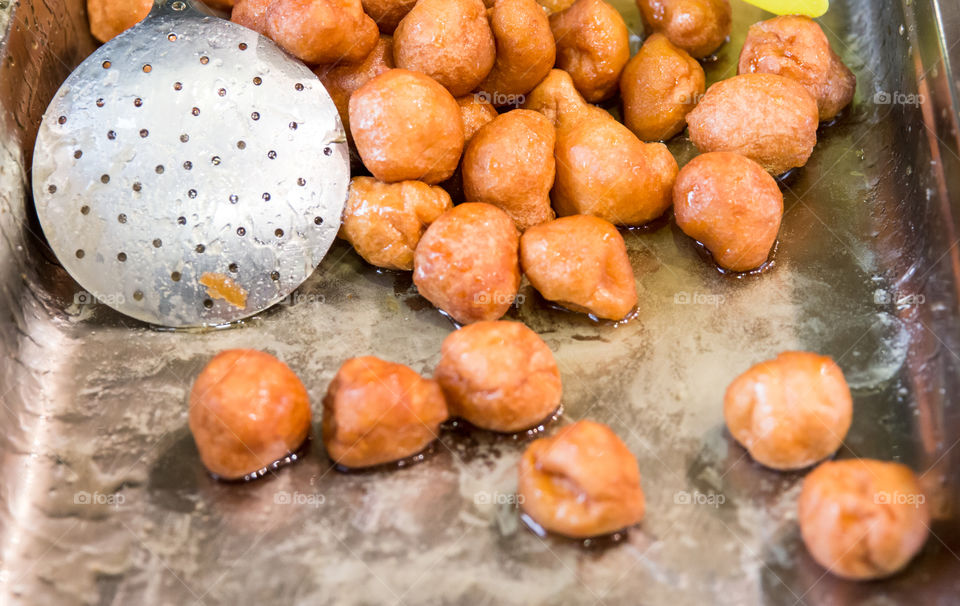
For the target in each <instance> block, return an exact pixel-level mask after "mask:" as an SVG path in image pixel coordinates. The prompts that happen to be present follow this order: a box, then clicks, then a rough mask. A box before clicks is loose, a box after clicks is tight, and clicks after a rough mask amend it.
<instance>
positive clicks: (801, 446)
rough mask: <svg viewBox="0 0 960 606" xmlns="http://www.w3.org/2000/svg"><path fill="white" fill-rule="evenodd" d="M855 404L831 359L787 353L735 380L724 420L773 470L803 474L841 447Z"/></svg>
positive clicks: (725, 404)
mask: <svg viewBox="0 0 960 606" xmlns="http://www.w3.org/2000/svg"><path fill="white" fill-rule="evenodd" d="M852 416H853V400H852V399H851V397H850V388H849V387H847V382H846V380H845V379H844V378H843V371H841V370H840V367H839V366H837V365H836V363H835V362H834V361H833V360H831V359H830V358H829V357H827V356H821V355H817V354H814V353H809V352H805V351H787V352H784V353H781V354H780V355H778V356H777V357H776V358H774V359H772V360H767V361H766V362H761V363H760V364H757V365H756V366H754V367H752V368H750V369H749V370H748V371H746V372H745V373H743V374H742V375H740V376H739V377H737V378H736V379H734V381H733V383H731V384H730V386H729V387H727V393H726V394H725V395H724V397H723V417H724V419H725V420H726V423H727V429H729V430H730V433H731V435H733V437H734V439H735V440H736V441H737V442H739V443H740V444H741V445H742V446H743V447H744V448H746V449H747V451H748V452H749V453H750V456H752V457H753V459H754V460H755V461H757V462H758V463H760V464H761V465H765V466H767V467H770V468H772V469H781V470H785V469H803V468H804V467H809V466H810V465H813V464H814V463H816V462H817V461H820V460H822V459H825V458H827V457H829V456H830V455H832V454H833V453H834V452H836V451H837V449H838V448H840V446H841V444H842V443H843V439H844V438H845V437H846V435H847V431H848V430H849V429H850V421H851V418H852Z"/></svg>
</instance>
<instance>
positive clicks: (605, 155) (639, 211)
mask: <svg viewBox="0 0 960 606" xmlns="http://www.w3.org/2000/svg"><path fill="white" fill-rule="evenodd" d="M555 156H556V159H557V178H556V183H555V185H554V189H553V204H554V208H556V210H557V214H558V215H560V216H566V215H577V214H583V215H594V216H597V217H600V218H602V219H606V220H607V221H610V222H611V223H614V224H616V225H644V224H645V223H649V222H650V221H653V220H654V219H656V218H657V217H660V216H661V215H663V213H664V212H666V210H667V209H668V208H670V202H671V196H670V193H671V191H672V189H673V184H674V182H675V181H676V178H677V171H678V170H679V169H678V167H677V161H676V160H675V159H674V158H673V155H672V154H671V153H670V150H668V149H667V147H666V146H665V145H663V144H662V143H643V142H642V141H640V140H639V139H637V137H636V135H634V134H633V133H632V132H630V129H628V128H627V127H625V126H624V125H622V124H620V123H619V122H617V121H616V120H614V119H613V118H611V117H610V116H609V114H606V113H605V112H603V114H600V113H598V112H590V113H588V114H586V117H585V119H584V120H581V121H580V122H578V123H577V124H575V125H574V126H572V127H561V128H559V129H558V130H557V147H556V150H555Z"/></svg>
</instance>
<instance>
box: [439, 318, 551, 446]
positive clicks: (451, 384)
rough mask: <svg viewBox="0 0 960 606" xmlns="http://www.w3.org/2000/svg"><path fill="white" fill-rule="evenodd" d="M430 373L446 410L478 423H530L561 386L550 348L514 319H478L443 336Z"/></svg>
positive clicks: (510, 426)
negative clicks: (440, 347) (440, 352)
mask: <svg viewBox="0 0 960 606" xmlns="http://www.w3.org/2000/svg"><path fill="white" fill-rule="evenodd" d="M441 351H442V354H441V358H440V363H439V364H438V365H437V370H436V371H435V372H434V378H435V379H436V380H437V381H438V382H439V383H440V387H441V388H442V389H443V393H444V395H445V396H446V398H447V406H448V407H449V408H450V415H451V416H455V417H460V418H463V419H466V420H467V421H469V422H470V423H472V424H474V425H476V426H477V427H480V428H483V429H489V430H491V431H499V432H504V433H513V432H517V431H522V430H524V429H529V428H530V427H534V426H536V425H537V424H538V423H540V422H541V421H543V420H544V419H546V418H547V417H548V416H550V414H551V413H553V412H554V411H556V410H557V408H559V407H560V398H561V396H562V394H563V388H562V386H561V384H560V370H559V369H558V368H557V362H556V360H554V359H553V353H552V352H551V351H550V348H549V347H547V344H546V343H544V342H543V339H541V338H540V336H539V335H537V333H535V332H533V331H532V330H530V329H529V328H527V327H526V325H524V324H521V323H519V322H504V321H498V322H477V323H476V324H471V325H469V326H464V327H463V328H461V329H460V330H457V331H455V332H452V333H450V335H449V336H447V338H446V339H445V340H444V341H443V347H442V349H441Z"/></svg>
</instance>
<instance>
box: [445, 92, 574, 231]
mask: <svg viewBox="0 0 960 606" xmlns="http://www.w3.org/2000/svg"><path fill="white" fill-rule="evenodd" d="M556 138H557V137H556V129H554V127H553V124H551V123H550V120H548V119H547V118H545V117H544V116H543V114H540V113H537V112H535V111H530V110H528V109H516V110H513V111H511V112H507V113H505V114H501V115H499V116H497V118H496V119H494V120H493V121H492V122H490V123H489V124H487V125H486V126H484V127H483V128H481V129H480V130H479V131H478V132H477V134H476V135H475V136H474V137H473V140H472V141H470V144H469V145H467V149H466V151H465V152H464V154H463V190H464V193H465V194H466V197H467V199H468V200H473V201H476V202H486V203H487V204H493V205H494V206H497V207H499V208H501V209H503V210H504V211H505V212H506V213H507V214H508V215H510V218H511V219H513V220H514V222H515V223H516V224H517V229H519V230H520V231H521V232H522V231H524V230H525V229H527V228H528V227H532V226H534V225H538V224H540V223H544V222H545V221H549V220H551V219H553V217H554V214H553V208H552V207H551V206H550V188H552V187H553V178H554V175H555V173H556V171H555V162H554V159H553V147H554V145H555V144H556Z"/></svg>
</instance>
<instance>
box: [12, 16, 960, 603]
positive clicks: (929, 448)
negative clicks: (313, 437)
mask: <svg viewBox="0 0 960 606" xmlns="http://www.w3.org/2000/svg"><path fill="white" fill-rule="evenodd" d="M9 2H10V0H0V31H2V30H3V29H5V30H7V33H6V35H5V36H4V37H3V38H2V39H3V40H4V42H3V46H2V47H0V50H2V57H0V61H2V64H0V104H2V105H0V108H2V114H0V119H2V124H3V128H2V130H0V183H2V187H0V233H2V235H3V243H2V247H3V254H2V255H0V268H2V274H0V275H2V277H3V279H2V280H0V293H2V296H0V348H2V351H3V358H4V364H3V365H2V367H0V379H2V391H0V393H2V394H3V402H2V403H3V407H2V408H0V427H2V428H3V430H2V431H0V596H2V597H0V601H2V602H4V603H11V604H38V605H45V604H58V605H59V604H182V603H205V604H221V603H225V604H253V603H309V604H348V605H353V604H356V605H360V604H384V603H403V604H538V603H544V604H547V603H549V604H671V605H676V604H699V603H710V604H737V605H740V604H818V605H823V604H827V605H834V604H835V605H849V604H864V605H867V604H869V605H879V604H900V603H922V604H952V603H955V600H956V598H955V596H956V595H958V593H960V569H958V568H960V563H958V560H957V558H956V554H960V531H958V528H957V526H958V524H957V519H958V513H957V499H958V493H960V491H958V479H960V476H958V471H957V469H958V465H960V448H954V445H955V444H956V441H957V439H958V438H960V431H958V427H960V416H958V409H957V406H958V402H957V400H958V398H960V389H958V387H960V385H958V376H960V373H958V372H957V371H958V366H960V363H958V359H957V356H956V355H955V353H954V352H958V351H960V331H958V317H957V309H958V307H957V280H956V276H957V273H956V269H957V266H958V261H957V254H956V253H957V250H956V248H955V247H954V244H955V243H956V236H955V235H954V230H955V228H956V226H957V221H956V220H955V219H954V216H955V213H956V211H957V207H956V200H958V198H957V197H956V193H955V192H958V191H960V188H958V183H957V182H956V180H957V178H958V177H960V160H958V158H957V155H956V154H957V141H956V135H957V132H956V121H957V113H956V110H957V107H956V106H955V104H954V101H955V96H954V95H953V93H954V90H955V83H954V82H953V78H952V77H951V75H950V74H951V72H950V70H949V65H947V64H945V63H944V62H945V61H949V60H950V59H951V58H953V57H954V55H955V53H956V49H954V48H953V47H952V45H951V44H952V42H951V41H952V39H953V38H951V36H954V37H955V36H956V35H957V34H960V23H958V18H957V17H956V15H957V14H958V13H957V12H956V8H957V6H955V4H956V2H955V0H950V2H947V1H946V0H944V1H943V2H940V3H934V2H932V1H931V0H913V1H912V2H908V1H905V2H904V3H903V4H901V3H900V2H899V1H896V0H880V1H876V0H850V1H847V2H839V1H838V2H834V3H833V4H834V7H833V9H832V11H831V13H830V14H829V16H828V17H827V18H826V20H825V21H824V24H825V25H826V26H827V28H828V29H829V30H830V32H831V37H832V38H833V40H834V43H835V44H836V47H837V48H838V50H839V51H840V53H841V55H842V56H843V57H844V59H845V60H846V62H847V63H848V64H849V65H850V66H851V67H852V68H853V69H854V71H855V72H856V74H857V76H858V80H859V89H858V93H857V98H856V101H855V105H854V108H853V109H852V110H851V111H848V112H847V114H846V115H845V116H844V117H842V119H841V120H840V121H839V122H838V124H836V125H834V126H832V127H830V128H828V129H825V130H824V131H823V132H822V133H821V142H820V145H819V146H818V147H817V150H816V151H815V152H814V155H813V158H812V159H811V161H810V163H809V165H808V166H807V167H806V168H805V169H803V170H801V171H799V172H798V173H796V174H795V175H794V176H793V177H792V178H791V179H790V180H788V181H787V183H786V207H787V211H786V215H785V219H784V225H783V229H782V232H781V242H780V246H779V249H778V251H777V255H776V263H775V265H774V267H773V269H772V270H771V271H769V272H767V273H765V274H764V275H762V276H759V277H750V278H745V279H742V280H737V279H734V278H730V277H725V276H722V275H720V274H719V273H718V272H716V270H715V269H714V268H713V267H711V266H710V265H709V264H708V263H706V262H705V261H704V260H703V259H702V258H701V257H700V256H699V254H698V252H697V250H696V249H695V248H694V247H693V246H692V245H691V243H690V242H689V241H688V240H687V239H686V238H684V237H683V236H682V234H680V233H679V232H678V230H677V229H676V227H675V226H674V225H673V224H672V223H671V222H669V221H667V222H664V224H663V225H661V226H660V227H659V228H658V229H655V230H648V231H642V232H641V231H637V232H630V233H627V234H626V238H627V242H628V246H629V249H630V254H631V258H632V260H633V264H634V268H635V270H636V272H637V279H638V283H639V286H640V288H641V297H640V311H639V315H638V317H637V318H636V319H635V320H633V321H632V322H630V323H628V324H626V325H624V326H619V327H613V326H609V325H598V324H593V323H591V322H590V321H589V320H587V319H586V318H584V317H581V316H577V315H574V314H569V313H564V312H561V311H557V310H553V309H550V308H548V307H546V306H545V305H543V303H542V301H540V300H539V299H538V298H537V297H536V296H535V294H534V293H533V292H532V291H531V289H530V288H529V286H524V288H523V293H522V294H523V295H524V301H523V303H522V304H521V305H519V307H518V308H517V309H516V310H513V311H512V312H511V313H510V317H511V318H514V319H521V320H523V321H525V322H527V323H528V324H529V325H530V326H531V327H533V328H534V329H535V330H537V331H538V332H539V333H540V334H542V335H543V337H544V339H546V341H547V342H548V344H549V345H550V346H551V347H552V348H553V350H554V351H555V352H556V355H557V358H558V361H559V363H560V366H561V371H562V374H563V379H564V386H565V395H564V408H565V416H564V419H563V420H562V421H561V422H569V421H571V420H574V419H579V418H583V417H590V418H592V419H596V420H600V421H603V422H606V423H609V424H610V425H612V426H613V427H614V429H615V430H616V431H617V432H618V433H619V434H620V435H621V436H623V438H624V439H625V440H626V442H627V444H628V445H629V447H630V448H631V449H632V451H633V452H634V453H635V454H636V456H637V458H638V459H639V462H640V468H641V471H642V473H643V484H644V489H645V491H646V494H647V498H648V512H647V518H646V520H645V521H644V522H643V524H642V526H641V527H639V528H637V529H635V530H632V531H631V532H630V533H629V534H628V536H627V539H626V540H625V541H624V542H622V543H620V544H618V545H616V546H612V547H605V548H604V547H595V548H593V549H585V548H584V547H583V546H582V545H580V544H577V543H572V542H569V541H564V540H560V539H557V538H552V537H551V538H547V539H541V538H539V537H537V536H536V535H534V534H532V533H531V532H529V531H527V530H526V529H524V528H523V527H522V526H521V525H520V524H519V522H518V517H517V512H516V509H515V508H514V507H513V505H512V503H511V495H512V494H513V490H514V488H515V464H516V461H517V459H518V456H519V454H520V452H521V451H522V449H523V447H524V445H525V441H524V440H523V439H510V438H492V437H490V436H488V435H484V434H475V433H461V432H457V431H449V432H446V433H445V434H444V435H443V436H442V440H441V443H440V444H439V445H437V447H436V448H435V453H434V455H433V456H432V457H430V458H429V459H428V460H427V461H426V462H424V463H422V464H420V465H417V466H414V467H410V468H407V469H402V470H397V471H392V472H377V473H373V474H364V475H343V474H340V473H338V472H336V471H334V470H332V469H331V464H330V462H329V461H328V460H327V459H326V458H325V456H324V455H323V452H322V449H321V448H319V447H318V446H316V445H314V447H313V448H312V449H311V450H310V452H309V453H308V454H307V456H306V458H305V459H304V460H303V461H301V462H300V463H298V464H296V465H294V466H291V467H288V468H285V469H283V470H281V471H279V472H278V473H277V474H276V475H275V476H271V477H269V478H267V479H266V480H264V481H260V482H256V483H252V484H248V485H240V486H238V485H221V484H217V483H215V482H213V481H212V480H210V479H209V478H208V477H207V476H206V475H205V474H204V472H203V470H202V469H201V467H200V464H199V461H198V460H197V455H196V451H195V449H194V447H193V445H192V442H191V440H190V437H189V433H188V432H187V429H186V425H187V421H186V395H187V391H188V389H189V385H190V383H191V380H192V378H193V377H194V376H195V374H196V373H197V372H198V371H199V369H200V368H201V367H202V366H203V364H204V363H205V362H206V361H207V360H208V359H209V357H210V356H211V355H212V354H213V353H214V352H216V351H218V350H220V349H223V348H227V347H241V346H245V347H258V348H263V349H265V350H267V351H270V352H272V353H274V354H276V355H278V356H279V357H281V358H282V359H283V360H285V361H286V362H287V363H289V364H290V365H291V366H292V367H293V368H294V369H295V370H296V371H297V372H298V373H299V374H300V376H301V377H302V378H303V379H304V382H305V383H306V385H307V387H308V389H309V391H310V395H311V398H312V401H313V402H314V407H315V410H317V411H319V406H318V405H319V401H320V399H321V397H322V394H323V392H324V390H325V388H326V385H327V382H328V381H329V379H330V378H331V377H332V375H333V373H334V372H335V370H336V368H337V367H338V365H339V364H340V362H341V361H342V360H343V359H344V358H346V357H349V356H353V355H359V354H367V353H370V354H376V355H379V356H381V357H384V358H386V359H391V360H396V361H400V362H404V363H407V364H409V365H411V366H412V367H413V368H414V369H416V370H419V371H423V372H427V373H429V372H430V370H431V369H432V367H433V365H434V364H435V363H436V361H437V358H438V349H439V345H440V343H441V341H442V340H443V338H444V337H445V336H446V335H447V334H448V333H449V332H450V330H451V325H450V324H449V323H448V322H447V321H446V320H445V319H444V318H443V317H441V316H440V315H439V314H438V313H437V312H436V311H435V310H434V309H432V307H431V306H430V305H428V304H426V303H425V301H423V300H422V299H421V298H419V297H418V296H417V295H416V293H415V292H413V290H412V288H411V284H410V280H409V278H408V277H407V276H402V275H397V274H390V273H379V272H377V271H374V270H373V269H371V268H370V267H368V266H366V265H364V264H363V263H362V261H360V260H359V259H358V257H356V256H355V255H354V254H353V253H352V252H351V251H350V250H349V249H348V248H347V247H346V246H345V245H344V244H343V243H342V242H338V243H337V244H335V245H334V248H333V249H332V251H331V253H330V255H329V256H328V257H327V259H326V260H325V261H324V262H323V264H322V265H321V267H320V269H319V270H318V271H317V272H316V273H315V274H314V275H313V277H312V278H311V279H310V280H309V281H308V282H307V283H306V284H305V286H304V287H302V288H301V289H300V291H298V293H297V295H296V296H294V297H292V298H291V299H290V300H289V301H288V302H287V304H285V305H282V306H280V307H279V308H276V309H274V310H272V311H270V312H268V313H265V314H262V315H261V316H260V317H258V318H256V319H254V320H251V321H248V322H246V323H245V324H243V325H242V326H238V327H236V328H233V329H230V330H223V331H217V332H209V333H197V332H192V333H171V332H159V331H156V330H151V329H149V328H148V327H146V326H144V325H142V324H138V323H136V322H134V321H132V320H128V319H125V318H123V317H121V316H119V315H117V314H116V313H114V312H111V311H110V310H109V309H108V308H105V307H102V306H96V305H93V306H90V305H78V304H76V303H75V302H76V301H81V302H82V301H83V298H82V297H81V298H80V299H77V298H76V296H77V294H78V292H79V291H78V287H77V286H76V285H75V284H74V283H73V282H72V281H71V280H70V279H69V278H68V277H67V276H66V275H65V274H64V272H63V271H62V269H60V268H59V266H58V265H57V264H56V263H55V262H54V260H53V258H52V257H51V255H50V254H49V252H48V251H47V250H46V249H45V246H44V244H43V242H42V240H40V239H38V238H37V237H35V234H36V233H37V229H36V222H35V219H34V218H33V216H32V210H31V205H30V198H29V191H28V189H27V183H28V181H29V179H28V171H27V170H26V169H25V167H27V166H29V165H30V158H29V157H28V151H26V150H30V149H32V144H33V137H34V134H35V131H36V127H37V121H38V119H39V116H40V115H41V113H42V110H43V108H44V107H45V106H46V104H47V102H48V101H49V98H50V95H52V94H53V92H54V91H55V90H56V88H57V87H58V86H59V84H60V82H61V81H62V80H63V78H65V77H66V75H67V73H68V72H69V68H70V67H71V66H73V65H76V64H77V63H79V62H80V61H81V60H82V58H83V57H85V56H86V55H87V54H88V53H89V52H91V51H92V50H93V45H92V43H91V41H90V40H89V38H88V37H87V36H86V34H85V29H84V27H85V24H84V16H83V11H82V3H80V2H66V1H64V2H53V1H52V0H49V1H48V2H47V3H41V2H40V1H39V0H35V1H33V2H30V1H24V2H22V3H20V4H19V5H11V4H9ZM733 4H734V10H735V22H736V26H735V33H734V35H733V37H732V40H731V41H730V43H729V44H727V45H726V46H725V47H724V49H723V50H722V52H721V53H720V55H719V58H718V60H717V61H716V62H713V63H710V64H709V65H708V68H707V69H708V77H709V78H710V79H711V80H717V79H719V78H721V77H723V76H725V75H729V74H731V73H732V66H733V65H734V64H735V60H736V54H737V52H738V49H739V46H740V44H741V42H742V39H743V36H744V34H745V30H746V27H747V26H748V25H749V24H750V23H751V22H753V21H756V20H759V19H760V18H762V13H760V12H759V11H758V10H756V9H752V8H750V7H748V6H747V5H746V4H744V3H742V2H740V1H739V0H733ZM617 5H618V6H619V7H621V8H622V9H623V11H624V14H625V15H626V16H627V18H628V20H629V21H630V23H631V25H632V26H633V27H634V28H635V29H636V26H637V15H636V10H635V9H634V8H633V7H632V5H631V4H630V3H629V2H626V1H619V2H617ZM938 22H940V23H942V24H944V27H946V28H948V29H947V31H946V33H943V32H940V31H938V29H937V25H936V24H937V23H938ZM5 23H6V25H4V24H5ZM901 25H902V26H903V27H902V28H901ZM910 95H915V96H914V97H910ZM916 95H921V96H922V97H920V96H916ZM921 100H922V103H920V102H919V101H921ZM889 101H894V102H892V103H891V102H889ZM671 147H672V148H673V150H674V151H675V152H676V153H677V155H678V157H679V158H680V159H681V161H685V160H686V159H688V158H689V157H690V156H691V154H692V149H691V147H690V144H689V142H687V141H686V140H684V139H683V138H680V139H678V140H677V141H675V142H673V143H672V144H671ZM787 348H804V349H812V350H817V351H820V352H822V353H825V354H829V355H832V356H834V357H835V358H836V359H837V360H838V362H839V363H840V365H841V367H842V368H843V369H844V371H845V373H846V375H847V377H848V379H849V381H850V384H851V386H852V388H853V391H854V397H855V411H856V412H855V418H854V424H853V427H852V429H851V432H850V435H849V437H848V440H847V442H846V445H845V447H844V448H843V449H842V450H841V452H840V453H839V456H841V457H850V456H872V457H878V458H883V459H896V460H899V461H903V462H905V463H907V464H909V465H911V466H913V467H914V468H915V469H917V470H918V471H921V472H923V473H924V484H925V486H926V487H927V490H928V491H929V495H930V499H931V503H932V505H933V510H934V516H935V522H934V524H933V525H932V529H933V532H934V535H935V537H934V538H931V540H930V541H929V542H928V544H927V546H926V548H925V549H924V551H923V552H922V554H921V555H920V556H919V557H918V558H917V559H916V560H915V562H914V563H913V564H911V566H910V567H909V568H908V569H907V570H906V571H905V572H904V573H902V574H900V575H898V576H896V577H894V578H892V579H890V580H887V581H883V582H877V583H869V584H850V583H845V582H841V581H838V580H835V579H833V578H832V577H829V576H825V575H824V574H823V571H822V570H821V569H820V568H819V567H817V566H816V565H815V564H814V563H813V562H812V561H811V560H810V558H809V557H808V556H807V555H806V554H805V552H804V550H803V548H802V546H801V545H800V543H799V538H798V534H797V530H796V524H795V514H794V507H795V499H796V495H797V491H798V487H799V484H798V481H799V480H800V478H801V475H799V474H777V473H773V472H770V471H766V470H764V469H762V468H760V467H758V466H756V465H755V464H753V463H752V462H751V461H750V460H749V458H748V457H746V456H745V454H744V452H743V451H742V450H741V449H740V448H739V447H738V446H736V445H735V444H733V443H732V442H731V440H730V438H729V436H728V435H727V434H726V433H725V432H724V430H723V423H722V417H721V408H720V405H721V399H722V394H723V390H724V388H725V386H726V384H727V383H728V382H729V381H730V380H731V379H732V378H733V377H734V376H736V375H737V374H738V373H740V372H741V371H743V370H744V369H745V368H747V367H748V366H750V365H751V364H753V363H755V362H757V361H759V360H761V359H764V358H767V357H769V356H772V355H773V354H775V353H777V352H778V351H780V350H783V349H787ZM549 430H550V429H549V428H548V431H549ZM318 433H319V432H317V431H315V434H318Z"/></svg>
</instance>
